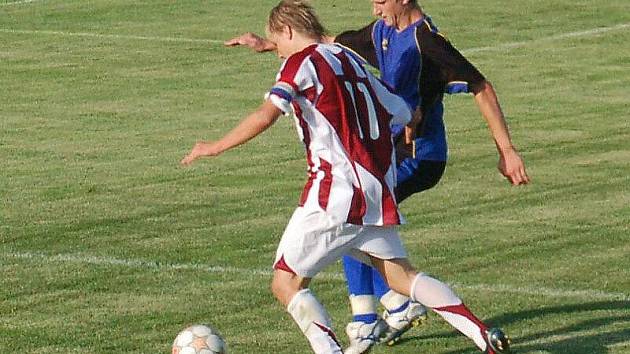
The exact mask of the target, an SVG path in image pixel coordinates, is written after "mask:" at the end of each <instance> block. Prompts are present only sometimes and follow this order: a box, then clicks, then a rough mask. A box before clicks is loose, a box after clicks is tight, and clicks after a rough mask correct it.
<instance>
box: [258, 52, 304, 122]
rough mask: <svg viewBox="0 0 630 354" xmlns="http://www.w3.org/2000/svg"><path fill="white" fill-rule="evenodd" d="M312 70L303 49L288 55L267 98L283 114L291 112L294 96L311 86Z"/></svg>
mask: <svg viewBox="0 0 630 354" xmlns="http://www.w3.org/2000/svg"><path fill="white" fill-rule="evenodd" d="M314 71H315V69H314V68H313V65H312V63H311V62H310V60H309V56H308V55H307V53H305V51H303V52H300V53H297V54H294V55H292V56H290V57H289V58H288V59H287V60H285V62H284V63H283V64H282V66H281V68H280V71H279V72H278V75H277V77H276V83H275V84H274V85H273V86H272V87H271V89H270V90H269V92H268V94H267V98H268V99H269V100H271V102H272V103H273V104H274V105H275V106H276V107H278V109H280V110H281V111H282V112H284V113H285V114H289V113H291V112H292V111H293V107H292V103H293V102H294V100H295V98H296V97H297V96H298V95H300V94H301V93H302V92H304V91H305V90H306V89H308V88H310V87H312V86H313V81H314V80H313V75H314Z"/></svg>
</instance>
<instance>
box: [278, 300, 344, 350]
mask: <svg viewBox="0 0 630 354" xmlns="http://www.w3.org/2000/svg"><path fill="white" fill-rule="evenodd" d="M287 311H288V312H289V314H291V317H293V320H295V322H296V323H297V325H298V327H300V329H301V330H302V333H304V335H305V336H306V338H307V339H308V341H309V343H310V344H311V348H312V349H313V351H314V352H315V353H316V354H333V353H335V354H340V353H342V350H341V346H340V345H339V343H338V342H337V338H336V337H335V334H334V333H333V331H332V330H331V321H330V317H329V316H328V313H327V312H326V309H324V306H322V304H320V303H319V301H317V299H316V298H315V296H313V294H312V293H311V291H310V290H309V289H303V290H300V291H299V292H297V294H295V296H293V298H292V299H291V301H290V302H289V305H288V306H287Z"/></svg>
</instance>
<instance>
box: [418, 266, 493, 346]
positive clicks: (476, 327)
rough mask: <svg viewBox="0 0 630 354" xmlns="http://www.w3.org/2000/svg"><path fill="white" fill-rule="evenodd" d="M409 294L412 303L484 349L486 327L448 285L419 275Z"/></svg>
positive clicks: (485, 344)
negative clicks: (429, 311)
mask: <svg viewBox="0 0 630 354" xmlns="http://www.w3.org/2000/svg"><path fill="white" fill-rule="evenodd" d="M410 294H411V298H412V299H413V300H414V301H417V302H419V303H421V304H423V305H424V306H426V307H429V308H431V309H432V310H433V311H435V312H436V313H437V314H439V315H440V316H442V318H444V319H445V320H446V322H448V323H450V324H451V326H453V327H455V328H456V329H457V330H458V331H460V332H461V333H462V334H464V335H465V336H466V337H468V338H470V339H472V341H473V342H475V345H477V347H479V348H480V349H481V350H485V349H486V346H487V343H486V340H485V332H486V330H487V329H488V327H487V326H486V325H485V324H484V323H483V322H481V321H480V320H479V319H478V318H477V317H476V316H475V315H474V314H473V313H472V312H471V311H470V310H469V309H468V308H467V307H466V306H465V305H464V304H463V303H462V300H461V299H460V298H459V297H458V296H457V295H456V294H455V293H454V292H453V290H451V288H450V287H449V286H448V285H446V284H444V283H442V282H441V281H439V280H437V279H435V278H432V277H430V276H428V275H426V274H423V273H419V274H418V275H417V276H416V278H415V279H414V281H413V283H412V285H411V289H410Z"/></svg>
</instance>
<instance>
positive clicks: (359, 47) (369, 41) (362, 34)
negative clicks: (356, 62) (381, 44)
mask: <svg viewBox="0 0 630 354" xmlns="http://www.w3.org/2000/svg"><path fill="white" fill-rule="evenodd" d="M374 24H375V22H372V23H370V24H369V25H367V26H365V27H363V28H361V29H359V30H352V31H346V32H343V33H340V34H339V35H337V36H336V37H335V42H336V43H338V44H341V45H342V46H344V47H346V48H348V49H350V50H352V51H353V52H355V53H356V54H358V55H359V56H361V57H362V59H363V60H364V61H367V62H368V63H369V64H370V65H372V66H373V67H378V60H377V59H376V50H375V49H374V40H373V38H372V31H373V30H374Z"/></svg>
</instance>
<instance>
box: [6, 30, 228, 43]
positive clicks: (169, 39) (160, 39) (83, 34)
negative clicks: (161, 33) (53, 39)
mask: <svg viewBox="0 0 630 354" xmlns="http://www.w3.org/2000/svg"><path fill="white" fill-rule="evenodd" d="M0 32H3V33H17V34H44V35H53V36H66V37H91V38H105V39H132V40H139V41H156V42H175V43H203V44H217V43H221V44H222V43H223V42H224V41H222V40H218V39H195V38H182V37H150V36H130V35H122V34H102V33H91V32H62V31H47V30H18V29H5V28H0Z"/></svg>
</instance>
